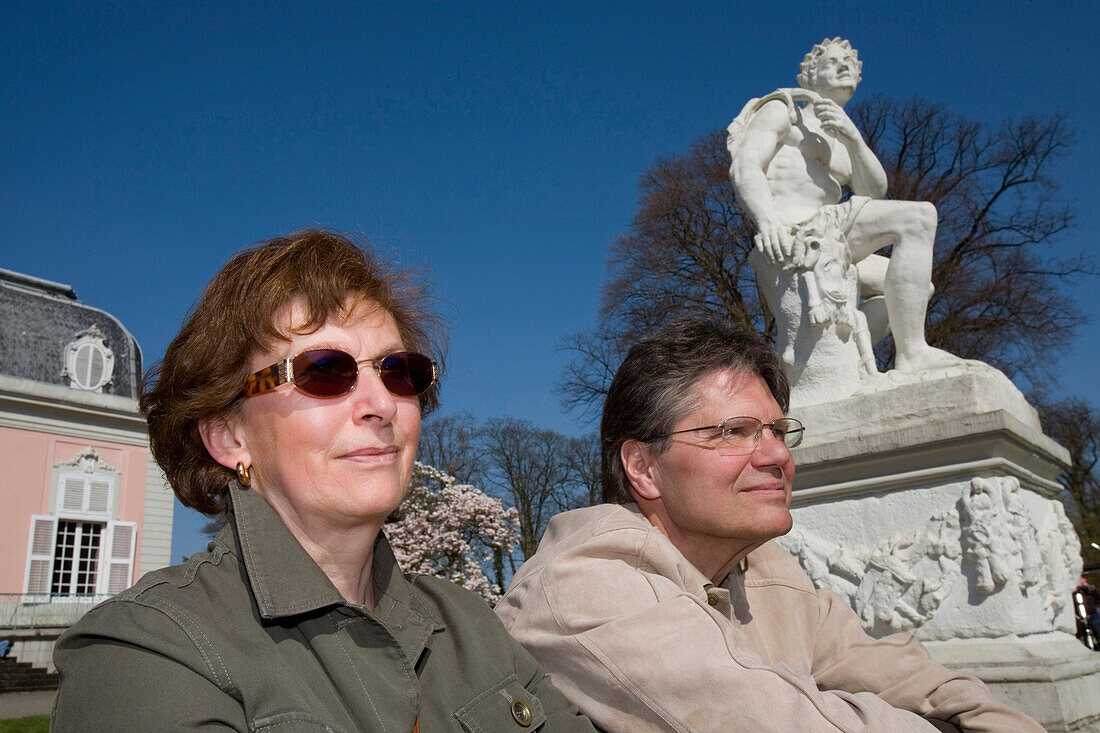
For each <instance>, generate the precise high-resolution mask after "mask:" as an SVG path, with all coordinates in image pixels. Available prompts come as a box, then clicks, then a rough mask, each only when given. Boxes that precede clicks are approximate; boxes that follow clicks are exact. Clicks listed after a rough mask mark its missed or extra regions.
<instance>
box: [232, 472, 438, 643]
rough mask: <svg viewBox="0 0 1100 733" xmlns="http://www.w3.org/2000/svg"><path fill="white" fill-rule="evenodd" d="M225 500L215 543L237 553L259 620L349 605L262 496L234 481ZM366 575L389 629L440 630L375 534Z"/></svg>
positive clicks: (386, 544)
mask: <svg viewBox="0 0 1100 733" xmlns="http://www.w3.org/2000/svg"><path fill="white" fill-rule="evenodd" d="M229 499H230V508H231V514H230V523H229V524H228V525H227V526H226V527H225V528H223V529H222V530H221V532H219V533H218V537H217V540H216V541H220V542H222V543H224V544H226V545H228V546H229V547H230V548H232V549H234V550H236V551H237V555H238V556H239V557H240V558H241V561H242V563H243V564H244V567H245V574H246V575H247V576H248V582H249V586H250V587H251V588H252V595H253V597H254V598H255V599H256V606H257V608H258V609H259V611H260V616H261V617H262V618H265V619H276V618H280V617H284V616H294V615H297V614H301V613H308V612H310V611H315V610H318V609H322V608H325V607H328V606H336V605H344V606H351V605H352V604H350V603H348V602H347V601H346V600H345V599H344V597H343V596H342V595H340V592H339V591H338V590H336V586H334V585H333V584H332V581H330V580H329V579H328V576H327V575H325V573H324V571H323V570H321V568H320V567H319V566H318V565H317V563H316V562H314V561H313V558H312V557H310V556H309V553H307V552H306V551H305V549H304V548H303V547H302V546H301V544H299V543H298V540H297V539H296V538H295V537H294V535H293V534H292V533H291V532H290V530H289V529H288V528H287V526H286V525H285V524H284V523H283V520H282V519H280V518H279V515H278V514H276V513H275V510H274V509H272V508H271V505H270V504H268V503H267V500H266V499H264V498H263V497H262V496H260V495H259V494H257V493H256V492H255V491H250V490H248V489H246V488H244V487H243V486H241V485H240V484H239V483H238V482H237V481H236V479H234V480H233V481H232V482H230V484H229ZM371 575H372V578H373V581H374V586H375V591H376V593H375V597H376V599H377V600H376V603H375V606H376V609H377V610H376V614H375V615H376V616H377V617H378V618H379V619H380V620H382V621H383V622H387V627H388V628H390V629H391V632H392V631H393V627H394V626H398V627H400V626H402V625H404V624H403V622H402V620H403V619H408V620H409V621H410V622H412V623H413V624H414V625H419V626H422V627H424V628H425V629H427V630H429V631H430V630H437V629H442V628H443V624H442V623H440V621H439V620H438V619H437V618H436V617H435V616H434V614H433V613H432V612H431V609H429V608H428V606H427V605H426V604H425V603H424V602H423V601H422V600H420V599H419V598H417V597H416V595H415V594H414V593H413V590H412V585H410V584H409V582H408V581H407V580H406V579H405V576H404V575H403V574H402V572H401V568H400V566H399V565H398V564H397V559H396V558H395V557H394V554H393V550H391V549H390V545H389V542H388V541H387V540H386V537H385V535H384V534H382V533H381V532H379V533H378V540H377V541H376V542H375V545H374V567H373V568H372V569H371ZM418 621H419V622H420V623H419V624H418V623H417V622H418ZM418 636H419V634H418ZM409 641H412V640H409ZM414 645H415V642H414ZM403 646H404V644H403Z"/></svg>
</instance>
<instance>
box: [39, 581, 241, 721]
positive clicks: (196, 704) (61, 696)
mask: <svg viewBox="0 0 1100 733" xmlns="http://www.w3.org/2000/svg"><path fill="white" fill-rule="evenodd" d="M120 632H121V633H120ZM211 662H213V663H214V664H215V665H216V663H217V662H216V660H206V659H203V658H202V655H201V653H200V652H199V650H198V648H196V645H195V644H194V643H193V641H192V640H191V639H189V638H188V635H187V633H186V632H185V631H184V630H183V629H182V628H181V626H180V625H178V624H176V623H175V622H174V621H173V620H172V619H171V618H170V617H169V616H168V615H166V614H165V613H163V612H162V611H161V610H158V609H153V608H149V607H147V606H142V605H139V604H135V603H129V602H120V601H111V602H108V603H106V604H104V605H102V606H99V607H98V608H96V609H94V610H92V611H90V612H89V613H88V614H86V615H85V616H84V617H83V618H82V619H81V620H80V622H79V623H78V624H77V625H76V626H74V627H73V628H71V629H69V630H68V631H66V632H65V633H64V634H62V636H61V638H60V639H58V641H57V644H56V645H55V647H54V664H55V665H56V666H57V670H58V673H59V674H60V680H61V681H60V686H59V688H58V691H57V698H56V701H55V703H54V709H53V714H52V715H51V720H50V730H55V731H92V730H95V731H99V730H102V731H109V730H126V731H150V732H152V731H191V730H239V731H245V730H247V729H248V726H247V722H246V720H245V716H244V710H243V708H242V707H241V703H240V701H238V700H236V699H235V698H234V697H233V696H231V695H230V694H228V693H227V692H226V691H225V690H223V689H222V688H221V687H220V686H219V684H217V683H215V682H214V681H213V680H212V679H210V678H208V677H207V676H206V675H205V674H203V673H202V672H201V671H200V670H207V669H209V664H210V663H211Z"/></svg>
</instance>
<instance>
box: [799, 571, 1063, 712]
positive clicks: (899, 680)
mask: <svg viewBox="0 0 1100 733" xmlns="http://www.w3.org/2000/svg"><path fill="white" fill-rule="evenodd" d="M817 596H818V599H819V603H820V618H821V625H820V627H819V630H818V633H817V634H816V636H815V645H814V659H813V677H814V679H816V680H817V683H818V685H819V686H820V687H821V688H823V689H830V690H867V691H870V692H874V693H876V694H877V695H878V696H879V697H880V698H882V699H883V700H885V701H886V702H888V703H889V704H891V705H893V706H895V707H899V708H904V709H906V710H913V711H916V712H919V713H920V714H921V715H922V716H924V717H925V718H929V719H935V720H943V721H946V722H949V723H951V724H953V725H955V726H957V727H958V728H959V729H960V730H962V731H975V732H977V731H990V732H991V733H992V732H993V731H1013V732H1014V733H1015V732H1017V731H1018V732H1019V733H1042V731H1043V728H1042V727H1041V726H1039V724H1038V723H1036V722H1035V721H1034V720H1032V719H1031V718H1029V717H1028V716H1026V715H1024V714H1023V713H1021V712H1018V711H1016V710H1013V709H1012V708H1010V707H1008V706H1007V705H1004V704H1003V703H1001V702H999V701H997V700H996V699H995V698H994V697H993V695H992V694H991V693H990V691H989V688H988V687H986V686H985V684H984V683H982V681H981V680H979V679H977V678H976V677H971V676H969V675H965V674H960V673H956V672H952V671H951V670H949V669H947V668H946V667H944V666H943V665H941V664H939V663H937V662H935V661H933V660H932V658H931V657H930V656H929V654H928V651H927V650H926V649H925V648H924V646H922V645H921V644H920V642H918V641H917V640H916V639H914V638H913V637H911V636H909V635H908V634H893V635H891V636H887V637H885V638H882V639H873V638H872V637H870V636H868V635H867V634H866V633H865V632H864V631H863V627H862V625H861V624H860V622H859V618H858V617H857V616H856V614H855V612H854V611H852V609H851V607H850V606H849V605H848V604H847V603H845V602H844V601H843V600H842V599H840V598H839V597H838V596H836V595H834V594H833V593H831V592H829V591H827V590H818V591H817Z"/></svg>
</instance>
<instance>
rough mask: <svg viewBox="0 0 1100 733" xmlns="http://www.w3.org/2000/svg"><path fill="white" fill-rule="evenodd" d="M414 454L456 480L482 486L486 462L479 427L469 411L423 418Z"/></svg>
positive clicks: (422, 461) (418, 458)
mask: <svg viewBox="0 0 1100 733" xmlns="http://www.w3.org/2000/svg"><path fill="white" fill-rule="evenodd" d="M416 457H417V460H419V461H420V462H421V463H426V464H427V465H429V466H434V467H435V468H438V469H439V470H440V471H443V473H446V474H449V475H451V476H454V477H455V479H457V480H458V482H459V483H464V484H473V485H475V486H481V485H482V484H483V483H484V481H485V469H486V465H487V463H486V457H485V450H484V448H483V446H482V444H481V428H480V427H479V426H478V424H477V420H476V419H475V418H474V416H473V415H471V414H470V413H468V412H462V413H459V414H457V415H449V416H447V417H432V418H431V419H429V420H426V421H425V422H424V424H423V425H422V426H421V427H420V443H419V444H418V445H417V449H416Z"/></svg>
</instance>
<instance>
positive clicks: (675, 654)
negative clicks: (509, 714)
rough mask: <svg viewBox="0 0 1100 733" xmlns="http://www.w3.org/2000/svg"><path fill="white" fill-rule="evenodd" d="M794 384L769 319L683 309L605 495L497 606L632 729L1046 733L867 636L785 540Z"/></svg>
mask: <svg viewBox="0 0 1100 733" xmlns="http://www.w3.org/2000/svg"><path fill="white" fill-rule="evenodd" d="M787 397H788V387H787V381H786V378H785V377H784V376H783V372H782V370H781V368H780V365H779V362H778V359H777V358H776V356H775V354H774V353H773V352H772V351H771V349H769V348H768V347H767V345H765V344H764V343H763V341H762V340H760V338H759V337H758V336H756V335H755V334H751V333H745V332H743V331H739V330H736V329H734V328H732V327H729V326H727V325H725V324H721V323H717V322H714V321H710V320H707V319H702V318H684V319H680V320H676V321H673V322H672V323H670V324H668V325H667V326H665V327H664V328H662V329H661V330H660V331H658V332H657V333H656V334H654V335H653V336H651V337H650V338H647V339H644V340H643V341H641V342H640V343H638V344H637V345H635V346H634V347H633V348H632V349H631V350H630V352H629V353H628V354H627V357H626V360H625V361H624V362H623V364H622V366H621V367H620V368H619V371H618V373H617V374H616V375H615V378H614V379H613V381H612V383H611V388H610V390H609V392H608V395H607V400H606V402H605V404H604V412H603V420H602V423H601V428H600V432H601V435H600V438H601V450H602V459H603V492H604V501H605V502H607V503H605V504H602V505H599V506H595V507H589V508H586V509H578V510H575V511H572V512H567V513H565V514H561V515H558V516H557V517H555V518H554V519H552V520H551V522H550V525H549V527H548V529H547V531H546V534H545V536H544V537H543V539H542V542H541V544H540V545H539V549H538V552H537V553H536V554H535V555H534V556H533V557H532V558H531V559H530V560H529V561H528V562H527V563H526V564H525V565H524V566H523V567H522V568H520V570H519V572H518V573H516V576H515V578H514V579H513V581H512V586H511V588H510V589H509V591H508V593H507V595H505V597H504V599H503V600H502V601H501V602H500V604H499V605H498V606H497V613H498V614H499V615H500V617H501V618H502V620H503V621H504V623H505V626H506V627H507V628H508V629H509V631H510V632H511V633H512V634H513V635H514V636H515V637H516V638H517V639H519V641H520V642H521V643H522V644H523V645H524V646H526V647H527V649H528V650H529V651H530V652H531V653H532V654H533V655H534V656H535V657H536V658H537V659H538V660H539V662H540V663H541V664H542V665H543V666H544V667H545V668H546V669H547V670H548V671H549V672H550V674H551V676H552V678H553V681H554V683H555V685H557V686H558V687H559V688H560V689H561V690H562V691H564V692H565V693H566V695H568V696H569V697H570V698H572V700H573V701H574V702H575V703H576V704H577V705H578V706H579V707H580V708H581V709H582V710H583V711H584V712H585V713H586V714H587V715H588V716H589V717H590V718H592V719H593V720H594V721H595V722H596V724H597V725H598V726H599V727H601V728H604V729H607V730H614V731H648V730H676V731H692V732H693V733H699V732H704V733H705V732H708V731H727V730H751V731H764V730H775V731H793V730H799V731H837V730H843V731H857V730H858V731H864V730H874V731H930V730H935V729H936V728H940V729H943V730H953V729H954V728H952V727H951V726H950V725H948V722H949V723H950V724H951V725H955V726H958V727H960V728H962V729H964V730H1004V731H1008V730H1011V731H1041V730H1042V729H1041V728H1039V727H1038V726H1037V725H1036V724H1035V723H1034V722H1033V721H1031V720H1030V719H1029V718H1027V717H1026V716H1024V715H1021V714H1020V713H1017V712H1015V711H1013V710H1010V709H1009V708H1007V707H1005V706H1004V705H1002V704H1000V703H998V702H997V701H995V700H994V699H993V697H992V696H991V695H990V693H989V691H988V689H987V688H986V687H985V686H984V685H983V684H982V683H981V682H980V681H978V680H977V679H974V678H972V677H968V676H965V675H961V674H955V673H953V672H950V671H949V670H947V669H946V668H944V667H942V666H940V665H939V664H936V663H935V662H933V661H932V660H931V658H930V657H929V656H928V654H927V652H926V651H925V650H924V648H923V647H922V646H921V645H920V644H919V643H918V642H917V641H916V640H915V639H913V638H911V637H908V636H906V635H902V634H898V635H894V636H890V637H888V638H885V639H881V640H877V641H876V640H874V639H872V638H870V637H868V636H867V635H866V634H865V633H864V632H863V630H862V628H861V627H860V624H859V620H858V619H857V617H856V615H855V613H854V612H853V611H852V609H851V608H849V607H848V606H847V605H846V604H845V603H844V602H843V601H842V600H840V599H839V598H837V597H836V596H834V595H832V594H831V593H829V592H827V591H818V590H816V589H815V588H814V587H813V584H812V583H811V581H810V579H809V578H808V577H807V576H806V574H805V573H804V572H803V571H802V569H801V568H800V567H799V566H798V564H797V562H796V561H795V560H794V558H792V557H791V556H790V555H789V554H787V552H785V551H784V550H783V549H782V548H780V547H779V546H778V545H776V544H775V543H773V542H769V540H771V539H773V538H775V537H778V536H780V535H783V534H785V533H786V532H788V531H789V530H790V529H791V514H790V500H791V481H792V479H793V477H794V464H793V462H792V459H791V453H790V447H792V446H793V445H797V443H798V441H799V440H800V439H801V435H802V426H801V425H800V424H799V422H798V421H797V420H795V419H791V418H785V417H784V411H785V408H786V406H787Z"/></svg>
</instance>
